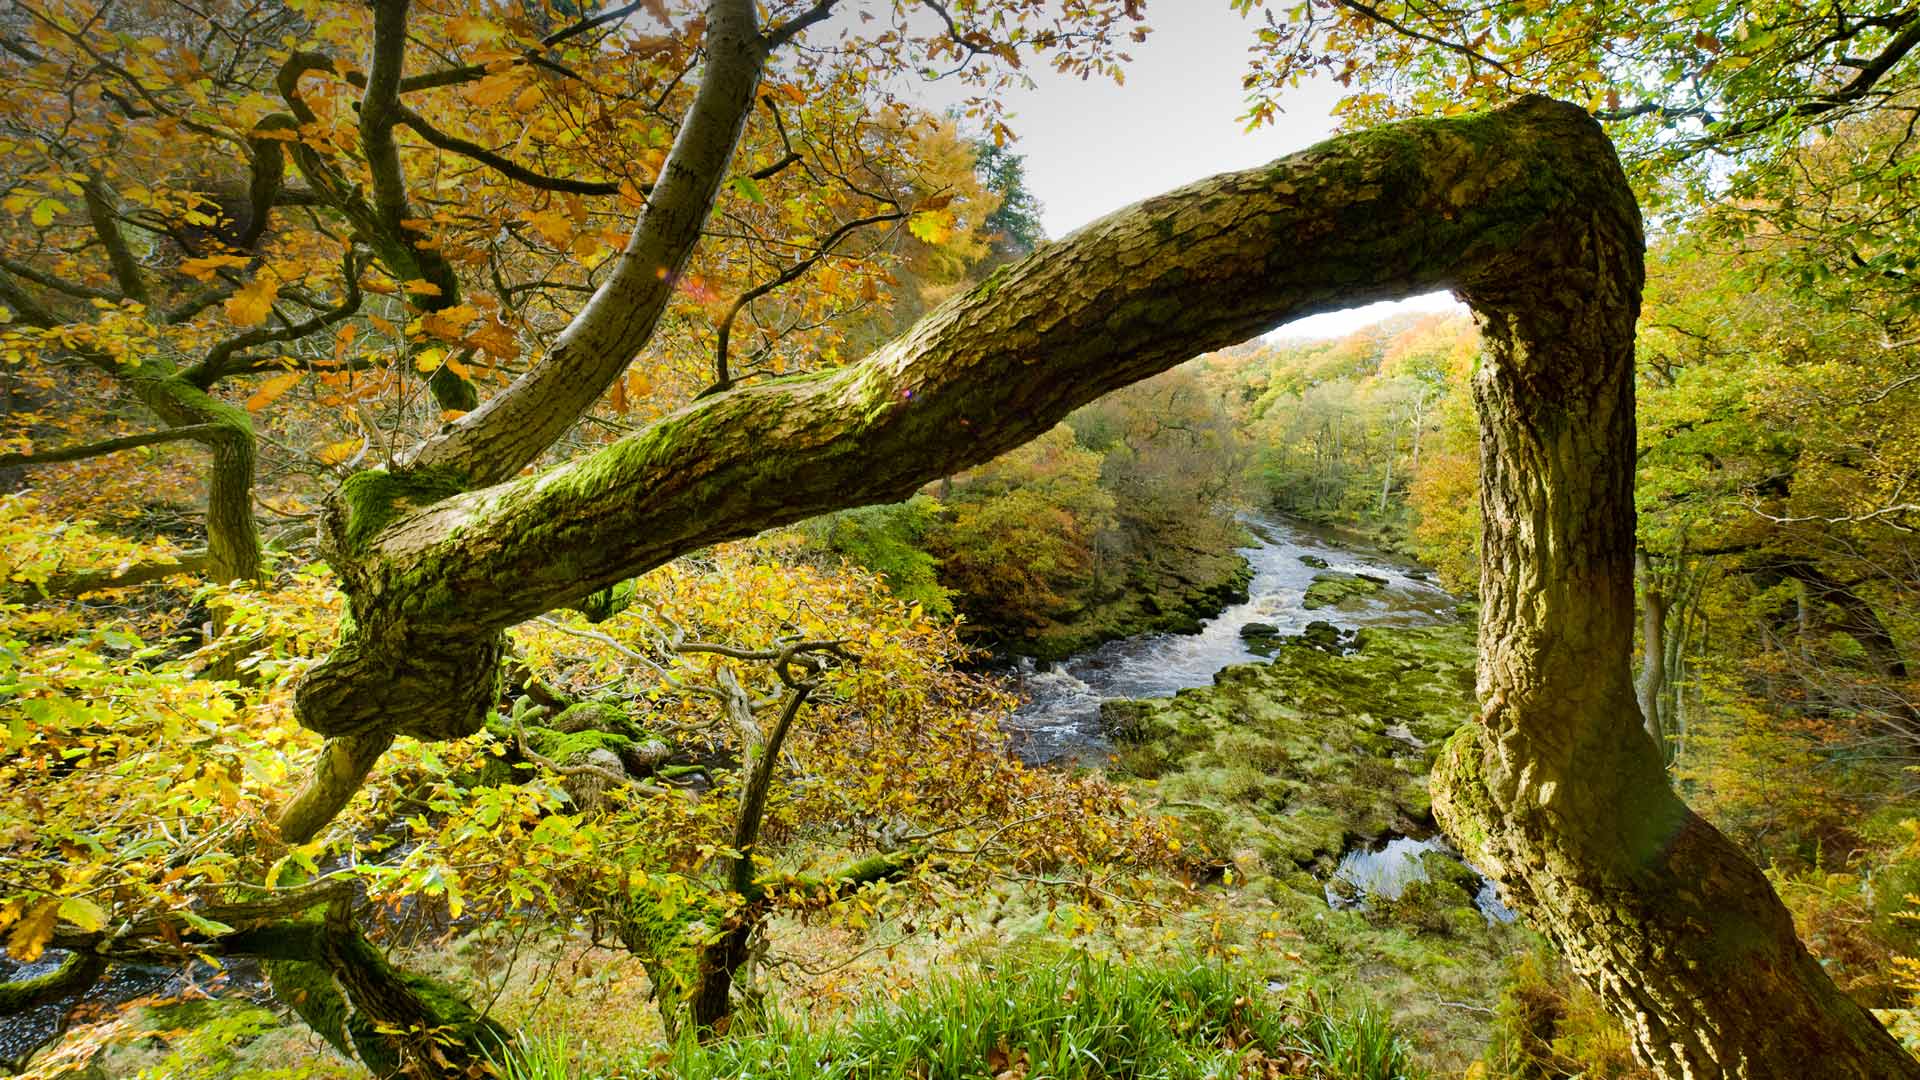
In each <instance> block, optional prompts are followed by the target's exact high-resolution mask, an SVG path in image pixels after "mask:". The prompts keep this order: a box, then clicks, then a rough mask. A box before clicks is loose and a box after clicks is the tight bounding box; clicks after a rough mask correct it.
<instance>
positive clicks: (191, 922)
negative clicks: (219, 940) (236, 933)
mask: <svg viewBox="0 0 1920 1080" xmlns="http://www.w3.org/2000/svg"><path fill="white" fill-rule="evenodd" d="M180 917H181V918H182V919H184V920H186V923H187V925H188V926H191V927H193V928H194V929H195V930H198V931H200V932H201V933H203V934H205V935H207V936H208V937H218V936H220V935H221V934H231V933H233V927H231V926H228V925H227V924H226V923H223V922H219V921H217V920H215V919H209V918H207V917H206V916H205V915H199V914H196V913H194V912H191V911H183V912H181V913H180Z"/></svg>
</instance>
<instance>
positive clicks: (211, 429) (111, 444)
mask: <svg viewBox="0 0 1920 1080" xmlns="http://www.w3.org/2000/svg"><path fill="white" fill-rule="evenodd" d="M225 430H226V426H225V425H223V424H189V425H187V426H185V427H177V428H166V429H163V430H161V431H148V432H143V433H141V434H139V435H122V436H120V437H119V438H115V439H102V440H100V441H99V442H91V443H86V444H84V445H81V446H63V447H61V448H60V449H58V450H43V451H40V452H39V453H32V454H0V469H12V468H20V467H32V466H35V465H56V464H59V463H60V462H63V461H79V460H81V459H83V458H91V457H101V456H103V455H106V454H116V453H119V452H120V451H122V450H133V449H136V448H138V447H142V446H153V445H155V444H156V443H168V442H177V441H179V440H181V439H199V438H203V437H205V436H208V435H218V434H221V433H223V432H225Z"/></svg>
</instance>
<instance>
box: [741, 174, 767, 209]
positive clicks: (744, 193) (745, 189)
mask: <svg viewBox="0 0 1920 1080" xmlns="http://www.w3.org/2000/svg"><path fill="white" fill-rule="evenodd" d="M733 190H734V191H736V192H738V193H739V195H740V197H741V198H743V199H750V200H752V201H753V202H754V203H757V204H759V205H761V206H765V205H766V203H767V197H766V196H765V195H763V194H761V192H760V185H759V184H756V183H754V182H753V177H751V176H736V177H734V178H733Z"/></svg>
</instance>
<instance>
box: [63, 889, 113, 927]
mask: <svg viewBox="0 0 1920 1080" xmlns="http://www.w3.org/2000/svg"><path fill="white" fill-rule="evenodd" d="M59 916H60V918H62V919H65V920H67V921H68V922H70V923H72V924H73V925H75V926H77V927H79V928H80V929H82V930H86V931H89V932H91V931H94V930H98V929H100V928H101V927H104V926H106V925H107V912H106V909H105V908H102V907H101V906H100V905H99V904H96V903H94V902H93V901H91V900H88V899H87V898H85V897H83V896H69V897H67V898H66V899H65V900H62V901H60V909H59Z"/></svg>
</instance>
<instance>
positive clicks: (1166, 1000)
mask: <svg viewBox="0 0 1920 1080" xmlns="http://www.w3.org/2000/svg"><path fill="white" fill-rule="evenodd" d="M507 1074H508V1080H642V1078H645V1080H653V1078H659V1080H666V1078H669V1077H671V1078H673V1080H720V1078H726V1080H747V1078H753V1080H841V1078H845V1080H885V1078H908V1077H912V1078H915V1080H1082V1078H1085V1080H1095V1078H1099V1080H1135V1078H1137V1080H1162V1078H1164V1080H1185V1078H1196V1080H1198V1078H1207V1077H1220V1078H1247V1080H1278V1078H1281V1077H1303V1078H1311V1080H1425V1077H1426V1074H1425V1072H1424V1071H1423V1070H1421V1069H1419V1068H1418V1067H1417V1066H1416V1065H1415V1064H1414V1061H1413V1056H1412V1048H1411V1047H1410V1046H1409V1045H1408V1044H1407V1042H1406V1041H1405V1039H1404V1038H1403V1037H1402V1036H1401V1035H1400V1034H1399V1033H1398V1032H1396V1031H1395V1030H1394V1029H1393V1027H1392V1026H1391V1024H1390V1023H1389V1022H1388V1021H1387V1020H1386V1019H1385V1017H1384V1016H1382V1015H1381V1014H1379V1013H1378V1012H1375V1011H1372V1010H1365V1009H1363V1010H1359V1011H1354V1012H1347V1011H1336V1010H1327V1009H1322V1008H1321V1007H1320V1006H1319V1005H1318V1004H1317V1003H1316V1002H1313V1001H1311V1000H1309V1001H1307V1002H1304V1003H1302V1002H1298V1001H1288V1000H1284V999H1282V998H1280V997H1278V996H1276V995H1274V994H1272V993H1270V992H1269V991H1268V990H1267V989H1266V988H1265V985H1264V984H1263V983H1262V982H1261V981H1260V980H1257V979H1255V978H1252V977H1250V976H1248V975H1245V974H1241V973H1237V972H1234V971H1232V970H1230V969H1228V968H1224V967H1222V966H1219V965H1217V964H1211V963H1198V962H1196V963H1191V964H1185V965H1176V966H1160V967H1147V966H1122V965H1112V964H1107V963H1102V962H1096V961H1092V960H1087V959H1082V958H1074V959H1069V960H1065V961H1061V962H1056V963H1050V964H1039V965H1035V966H1031V967H1024V968H1021V969H1018V970H1014V971H1008V972H1000V973H981V974H978V975H975V976H971V977H964V978H962V977H955V978H950V979H947V980H945V981H942V982H937V983H934V984H932V985H930V986H928V987H926V988H925V989H923V990H921V991H919V992H917V993H915V994H913V995H910V996H908V997H906V998H903V999H901V1000H900V1001H897V1002H876V1003H874V1004H871V1005H869V1006H867V1007H866V1008H865V1009H863V1010H861V1011H860V1012H859V1013H858V1014H856V1015H855V1016H854V1017H853V1018H852V1019H851V1020H850V1021H848V1022H846V1023H844V1024H840V1025H834V1026H826V1027H821V1026H814V1025H810V1024H808V1023H807V1022H805V1021H804V1020H800V1019H796V1018H794V1017H791V1016H789V1015H787V1014H785V1013H783V1012H779V1011H774V1012H771V1013H769V1014H767V1015H764V1016H762V1017H761V1018H760V1019H759V1021H758V1023H757V1024H755V1025H753V1026H752V1029H751V1030H736V1031H734V1032H733V1033H731V1034H730V1035H728V1036H727V1037H724V1038H720V1039H717V1040H714V1041H711V1042H709V1043H706V1044H704V1045H702V1044H700V1043H698V1042H695V1041H693V1040H691V1039H688V1040H682V1041H681V1042H679V1043H676V1044H674V1045H672V1046H664V1047H660V1048H657V1049H656V1050H654V1051H653V1052H651V1054H650V1055H648V1056H645V1057H644V1058H641V1059H636V1060H628V1061H611V1062H606V1061H595V1060H593V1055H592V1054H591V1052H589V1051H585V1050H583V1049H582V1048H579V1047H575V1046H573V1045H570V1044H569V1042H568V1041H567V1040H566V1039H565V1037H564V1036H560V1035H556V1034H549V1035H546V1036H535V1037H531V1038H528V1039H526V1040H525V1049H524V1052H523V1054H522V1055H521V1056H520V1058H519V1059H517V1060H516V1061H514V1062H512V1063H511V1064H510V1066H509V1068H508V1070H507Z"/></svg>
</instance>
